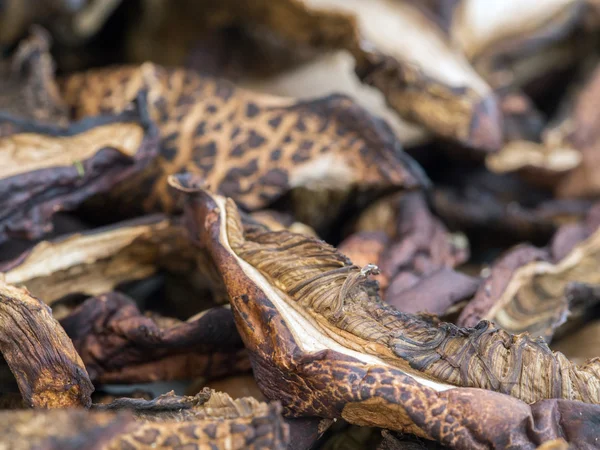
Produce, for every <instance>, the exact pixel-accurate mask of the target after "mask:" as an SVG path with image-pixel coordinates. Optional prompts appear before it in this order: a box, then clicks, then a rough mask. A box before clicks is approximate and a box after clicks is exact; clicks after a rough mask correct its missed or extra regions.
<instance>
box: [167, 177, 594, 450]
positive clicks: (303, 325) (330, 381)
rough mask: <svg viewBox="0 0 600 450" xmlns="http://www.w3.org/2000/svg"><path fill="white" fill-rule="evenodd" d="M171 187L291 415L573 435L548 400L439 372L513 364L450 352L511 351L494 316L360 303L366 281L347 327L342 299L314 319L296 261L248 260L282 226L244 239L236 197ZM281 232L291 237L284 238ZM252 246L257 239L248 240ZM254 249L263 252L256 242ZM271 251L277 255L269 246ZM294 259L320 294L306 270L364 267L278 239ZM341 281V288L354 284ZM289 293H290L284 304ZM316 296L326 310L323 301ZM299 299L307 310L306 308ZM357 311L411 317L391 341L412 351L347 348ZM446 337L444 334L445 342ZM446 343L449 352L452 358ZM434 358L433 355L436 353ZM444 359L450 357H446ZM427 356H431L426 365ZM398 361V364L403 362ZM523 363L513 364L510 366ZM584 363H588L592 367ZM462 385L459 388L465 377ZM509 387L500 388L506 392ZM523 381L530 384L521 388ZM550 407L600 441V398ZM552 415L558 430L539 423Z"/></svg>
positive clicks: (576, 435) (488, 434) (465, 443)
mask: <svg viewBox="0 0 600 450" xmlns="http://www.w3.org/2000/svg"><path fill="white" fill-rule="evenodd" d="M172 183H173V184H174V185H175V186H178V187H179V188H180V189H181V190H183V191H185V192H187V193H188V194H187V196H188V207H187V215H188V223H189V227H190V230H191V232H192V234H193V236H195V237H196V238H197V239H200V240H201V241H202V242H203V244H204V245H207V246H208V248H209V251H210V253H211V255H212V257H213V258H214V260H215V263H216V265H217V267H218V268H219V270H220V272H221V275H222V276H223V279H224V281H225V284H226V286H227V290H228V292H229V296H230V299H231V304H232V309H233V311H234V315H235V320H236V324H237V326H238V330H239V331H240V334H241V335H242V338H243V340H244V343H245V345H246V347H247V348H248V350H249V352H250V354H251V360H252V365H253V369H254V373H255V377H256V379H257V380H258V383H259V386H260V388H261V390H262V391H263V392H264V393H265V395H266V396H267V397H268V398H273V399H278V400H280V401H281V402H282V404H283V406H284V411H285V412H286V413H287V414H290V415H294V416H302V415H317V416H320V417H328V418H334V417H343V418H344V419H346V420H348V421H350V422H352V423H355V424H358V425H370V426H379V427H384V428H389V429H395V430H401V431H404V432H410V433H415V434H417V435H419V436H422V437H428V438H431V439H436V440H438V441H440V442H442V443H444V444H447V445H452V446H454V447H456V448H465V449H466V448H489V447H491V446H497V447H502V446H505V445H507V443H508V442H511V443H512V444H516V445H520V446H521V448H535V446H536V445H537V444H538V443H540V442H544V441H545V440H548V439H553V438H556V437H560V436H563V435H564V434H561V433H564V430H565V427H567V428H568V427H571V426H572V424H571V423H568V422H567V420H565V419H564V418H561V417H560V416H555V415H554V416H549V417H548V416H546V415H545V414H543V415H540V414H539V412H538V411H539V408H541V406H540V407H538V406H537V405H534V406H532V407H531V406H528V405H527V404H526V403H525V402H522V401H519V400H518V399H516V398H513V397H510V396H507V395H503V394H499V393H494V392H489V391H485V390H480V389H469V388H458V389H457V388H455V387H454V386H452V385H450V384H446V383H444V382H439V381H436V380H435V377H436V376H437V377H440V378H439V379H441V380H443V381H447V379H448V378H450V376H451V374H452V373H453V372H454V370H456V373H458V374H462V375H463V376H465V377H466V378H467V379H469V377H471V378H470V379H471V380H474V379H478V380H479V381H483V380H484V379H486V377H481V378H478V377H477V376H475V377H473V375H474V374H475V373H476V372H477V369H476V368H475V367H469V364H470V363H471V364H472V363H476V362H477V361H480V362H482V361H484V360H487V361H488V363H489V364H488V363H486V368H487V369H491V370H499V371H500V373H502V372H504V370H506V369H504V368H498V366H497V362H496V361H497V360H494V359H489V360H488V359H487V358H486V357H485V356H484V355H483V354H482V353H481V350H477V354H478V355H479V356H475V354H473V353H472V354H471V357H469V356H468V354H465V353H464V351H463V355H464V356H465V357H466V360H465V362H464V365H463V366H462V369H460V368H458V367H457V369H454V370H453V366H454V365H456V363H457V362H458V361H457V360H455V359H454V358H453V357H452V356H453V354H455V355H459V354H461V349H468V348H473V347H472V345H473V344H477V345H479V348H480V349H484V348H486V345H487V346H488V347H489V346H490V345H489V344H490V343H491V344H492V345H491V347H492V348H493V351H498V350H499V349H498V346H496V345H495V344H494V343H497V342H500V345H499V346H500V347H503V348H505V350H506V347H504V345H507V346H508V348H511V342H510V341H511V340H512V337H511V336H509V335H507V334H502V332H497V331H495V330H494V331H492V330H491V328H490V325H489V324H487V323H482V325H481V326H480V327H478V328H476V329H470V330H469V329H463V330H461V329H458V328H456V327H452V326H449V325H446V324H443V325H438V324H434V323H429V324H428V323H427V322H426V321H425V320H423V319H420V318H418V317H416V316H408V315H405V316H403V315H401V314H399V313H394V312H393V311H392V310H390V309H388V308H385V307H382V305H380V304H377V303H376V302H371V303H370V305H371V309H370V310H369V309H368V303H361V301H359V300H357V298H358V297H360V296H361V295H364V294H365V293H366V292H367V291H365V290H364V287H365V283H364V282H361V283H359V284H358V287H359V288H357V289H355V290H350V294H349V296H348V297H347V298H345V299H344V305H343V306H344V308H346V309H345V310H344V311H345V313H342V314H339V315H338V316H337V317H338V319H337V320H338V322H337V323H338V324H340V323H341V324H342V326H339V328H337V326H338V325H336V327H335V328H334V327H332V326H329V325H330V324H331V323H332V322H333V320H332V319H333V317H334V316H336V313H339V311H336V309H335V308H331V306H332V305H333V303H329V304H327V302H324V304H322V305H321V308H320V309H319V312H318V314H314V315H313V313H312V312H311V311H314V309H312V307H311V305H310V304H309V302H310V300H302V301H296V300H293V299H292V297H291V295H290V294H289V289H290V284H289V283H291V282H292V281H293V279H294V273H293V271H290V270H289V266H286V264H285V263H283V267H282V268H281V272H280V274H279V275H278V276H273V275H272V274H273V272H271V271H270V270H269V268H268V267H265V266H263V267H262V268H261V269H258V268H255V267H253V266H252V265H251V264H249V263H248V262H247V260H246V259H250V258H251V255H252V252H253V251H254V252H255V253H258V252H260V251H261V250H264V248H261V247H262V246H261V245H258V244H257V243H256V240H262V242H263V245H264V246H265V247H267V248H268V244H266V243H265V242H266V241H269V240H271V241H273V242H274V241H275V239H274V237H275V236H274V234H276V233H269V232H263V233H262V235H261V233H260V231H257V234H255V235H252V233H249V234H246V236H244V234H243V233H241V232H240V229H239V221H238V220H239V219H238V218H236V214H237V213H236V209H235V206H234V204H233V203H232V202H231V201H229V202H228V201H226V200H225V199H223V198H221V197H217V196H211V195H210V194H208V193H206V192H205V191H201V190H200V191H199V190H198V189H197V188H196V187H195V186H197V184H195V182H194V181H193V180H190V179H189V178H186V177H179V178H178V179H175V178H174V179H172ZM236 228H237V229H236ZM278 237H279V238H281V237H282V235H281V234H280V235H279V236H278ZM294 239H295V240H294ZM245 244H248V245H249V247H246V248H243V246H244V245H245ZM302 245H310V246H312V247H311V252H310V253H309V254H312V258H314V259H313V260H312V261H313V263H312V264H307V262H308V261H306V260H304V261H303V260H302V258H303V257H302V256H301V255H302V254H303V253H297V252H298V247H299V246H302ZM253 246H254V248H255V250H253V249H252V248H250V247H253ZM232 247H236V248H237V249H238V251H239V252H242V251H244V252H246V253H245V256H244V258H241V257H240V256H239V254H236V252H234V251H233V250H232ZM240 248H241V250H240ZM292 249H295V250H292ZM266 252H267V254H268V253H269V252H268V250H266ZM292 255H295V260H296V262H298V260H300V261H302V263H301V264H296V267H299V268H304V269H305V271H303V270H300V272H296V273H295V275H296V278H295V280H296V282H297V283H304V284H305V286H304V287H306V286H309V291H311V292H309V295H308V296H310V294H311V293H312V294H314V292H315V291H314V290H312V289H310V288H311V286H310V284H311V281H315V280H317V279H318V277H313V279H312V280H311V278H310V277H308V276H306V275H307V273H306V270H307V271H311V270H313V271H315V270H316V271H318V270H319V269H323V270H332V266H334V265H337V267H338V268H340V269H344V268H345V269H344V270H346V271H347V272H349V273H350V274H352V272H353V270H354V269H349V268H348V266H347V265H345V264H344V261H345V258H344V257H343V256H342V255H339V254H337V253H336V252H335V250H333V249H332V248H331V247H329V246H327V245H326V244H324V243H321V242H319V241H317V240H314V239H312V240H311V239H310V238H307V237H306V236H298V235H296V236H290V239H289V240H288V242H287V243H286V244H285V245H284V246H281V247H280V251H279V261H280V263H282V262H283V261H285V260H286V259H287V257H288V256H289V258H290V259H292ZM264 256H265V255H264V254H263V255H262V257H261V258H260V260H261V261H264ZM265 265H266V266H268V265H269V262H268V261H267V262H265ZM278 267H281V266H278ZM274 270H276V269H274ZM334 270H335V269H334ZM269 273H271V275H269ZM313 274H314V272H313ZM321 276H322V275H321ZM282 277H288V278H287V282H284V281H283V279H284V278H282ZM331 277H333V278H331ZM331 277H330V281H332V282H333V285H332V286H333V288H332V286H329V288H328V289H325V290H324V291H323V290H322V293H323V292H324V293H325V294H327V293H328V291H337V292H338V293H339V290H338V288H336V287H335V286H338V284H336V281H335V279H336V276H335V274H332V275H331ZM338 282H339V283H340V284H343V283H344V280H343V279H341V280H339V281H338ZM366 284H369V283H366ZM312 287H314V286H312ZM355 287H356V286H355ZM286 291H287V292H286ZM284 298H285V299H286V300H283V299H284ZM314 300H315V301H318V298H317V297H315V298H314ZM348 300H349V301H348ZM346 301H348V303H347V304H345V302H346ZM313 304H314V305H315V306H316V307H317V308H319V305H318V304H315V303H313ZM298 306H300V307H299V308H296V307H298ZM353 308H355V309H354V310H353V311H352V313H357V314H360V313H361V309H363V308H364V309H365V310H366V311H369V312H371V313H373V314H374V316H372V318H371V319H372V322H371V323H374V324H376V325H377V324H379V325H380V326H381V325H384V324H386V323H387V324H389V323H391V322H394V321H397V320H404V323H400V324H399V326H397V327H396V328H395V329H396V330H397V332H396V334H395V335H392V334H391V332H390V331H388V338H389V337H393V339H391V340H392V341H396V342H401V341H402V335H404V336H405V337H406V338H407V339H406V341H405V344H408V342H412V343H413V344H414V345H412V352H411V351H408V348H406V347H404V348H402V346H400V348H399V349H396V350H397V351H399V352H400V353H402V356H401V357H399V358H398V357H397V356H396V357H394V356H393V351H392V350H391V349H390V348H388V350H386V349H385V345H382V344H381V343H379V342H377V336H373V338H372V337H371V336H369V337H367V336H365V335H363V336H362V338H363V341H362V342H363V346H362V347H358V346H356V348H354V349H352V348H349V347H350V346H351V345H352V341H353V340H355V341H354V342H356V338H357V337H358V336H359V335H360V334H361V329H362V330H363V331H364V330H365V327H364V323H361V321H362V320H364V318H360V319H358V320H356V321H355V322H354V324H352V323H350V322H346V323H345V324H343V321H348V320H350V321H351V320H352V319H351V317H353V316H354V314H352V313H349V312H348V310H349V309H353ZM327 311H329V312H327ZM307 313H308V314H307ZM311 315H312V320H311ZM354 317H355V316H354ZM340 321H341V322H340ZM328 322H329V325H328V324H327V323H328ZM396 323H397V324H398V322H396ZM299 330H303V331H299ZM398 331H401V332H400V333H398ZM490 332H491V333H494V334H496V335H500V336H503V335H504V336H506V337H507V339H508V340H500V341H499V340H498V339H496V337H495V336H493V335H492V338H491V339H490V338H489V336H490ZM375 334H376V332H375ZM423 335H429V337H430V338H429V339H427V338H424V340H425V341H426V342H427V343H428V344H427V345H425V347H424V348H422V349H419V344H420V343H419V342H418V340H414V338H417V339H418V338H419V336H420V337H421V338H423ZM486 335H487V336H486ZM436 336H437V337H436ZM441 336H444V337H442V338H441V339H440V337H441ZM383 337H384V336H381V338H383ZM365 338H367V339H365ZM338 339H339V341H338ZM411 339H412V340H411ZM488 339H489V340H488ZM341 342H343V344H341ZM443 342H445V343H443ZM460 342H465V345H464V347H461V346H460V345H458V346H456V345H457V343H460ZM523 343H525V345H524V344H523ZM438 344H439V346H438ZM513 345H514V346H515V347H514V349H515V350H517V349H519V348H520V347H519V346H521V348H527V349H528V350H529V349H533V351H534V353H535V354H536V357H542V358H543V357H544V356H545V355H546V353H545V351H544V346H543V344H542V343H538V342H531V341H530V340H528V338H527V337H517V341H516V343H514V344H513ZM523 345H524V347H523ZM444 348H445V349H446V351H448V352H449V353H447V354H445V355H444V353H443V350H442V349H444ZM454 352H456V353H454ZM369 353H371V354H369ZM386 353H387V355H386ZM411 353H412V354H411ZM547 353H548V357H549V358H558V362H559V363H561V364H564V358H562V359H560V355H559V356H553V355H552V354H551V353H550V352H549V351H548V352H547ZM517 354H518V351H517ZM374 355H377V356H374ZM388 355H389V357H388ZM426 355H430V357H429V358H427V356H426ZM442 355H443V356H444V359H442V358H440V357H441V356H442ZM419 357H421V358H422V359H421V360H420V361H419ZM520 357H522V354H520ZM394 358H396V361H397V362H398V363H397V364H395V363H394ZM482 358H483V359H482ZM517 360H519V358H517ZM402 361H404V365H403V364H402ZM434 361H435V362H434ZM442 361H445V362H442ZM552 361H554V360H553V359H552ZM415 363H416V364H415ZM436 363H440V364H443V365H444V369H443V370H439V371H432V370H423V372H424V373H422V372H419V371H418V370H415V369H414V366H419V365H420V368H421V369H425V368H426V367H428V366H429V365H433V366H434V365H435V364H436ZM411 366H413V367H411ZM459 367H460V366H459ZM513 368H514V366H513V367H511V368H510V369H513ZM540 370H541V371H542V372H543V373H548V372H549V371H550V369H549V368H548V367H546V368H545V369H540ZM574 370H579V371H585V370H587V368H583V369H574ZM509 371H510V370H509ZM538 373H540V372H536V376H535V379H536V383H539V379H538V378H539V377H538ZM449 375H450V376H449ZM480 375H481V373H480ZM444 379H446V380H444ZM487 380H488V381H489V380H490V378H487ZM457 381H458V382H459V384H460V380H459V379H457ZM502 386H504V388H503V387H502ZM507 386H508V385H501V386H498V385H496V386H495V387H496V388H499V389H506V387H507ZM524 386H525V385H524V384H523V383H521V387H524ZM590 386H592V385H590ZM580 387H581V386H580ZM586 389H587V388H586ZM515 392H516V391H515ZM529 393H530V390H528V389H523V391H522V392H521V394H522V396H523V397H525V396H526V395H529ZM552 393H554V394H560V392H552ZM537 394H540V392H539V391H538V392H537ZM543 408H544V409H545V410H549V408H557V409H555V410H554V411H557V410H560V409H561V408H571V409H575V410H580V412H581V416H580V418H579V419H578V420H580V421H583V424H582V425H581V426H579V428H577V429H576V430H575V431H574V432H573V433H572V434H571V437H570V438H571V441H572V442H578V443H590V442H592V437H591V434H592V433H593V432H592V431H591V430H592V428H593V426H594V425H593V423H594V419H592V417H597V415H598V411H599V409H598V408H599V407H598V406H596V405H589V404H588V405H586V404H583V403H578V402H573V401H563V400H549V401H547V404H546V405H544V406H543ZM557 417H558V418H557ZM544 421H546V422H545V424H546V425H548V426H545V427H544V426H539V425H540V424H541V423H542V422H544ZM483 424H485V426H484V425H483ZM575 426H576V427H577V425H575Z"/></svg>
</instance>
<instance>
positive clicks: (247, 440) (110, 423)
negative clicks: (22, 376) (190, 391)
mask: <svg viewBox="0 0 600 450" xmlns="http://www.w3.org/2000/svg"><path fill="white" fill-rule="evenodd" d="M96 409H100V411H83V410H77V409H69V410H62V411H19V412H14V411H11V412H9V413H6V412H3V413H0V417H1V418H2V419H3V420H2V423H1V425H0V430H2V435H0V448H11V449H12V448H14V449H17V450H29V449H31V450H33V449H34V448H36V449H37V448H51V449H59V448H65V445H67V446H68V444H71V445H74V447H73V448H75V446H76V447H77V448H81V447H84V448H94V449H95V448H97V449H100V448H102V449H106V450H132V449H136V450H142V449H144V450H146V449H147V450H149V449H153V448H186V449H187V448H189V449H204V448H228V449H231V450H238V449H239V450H242V449H251V450H257V449H266V448H269V449H275V450H282V449H285V448H286V444H287V443H288V440H289V435H288V428H287V425H286V424H285V423H284V420H283V418H282V417H281V406H280V405H278V404H277V403H270V404H267V403H261V402H258V401H256V400H255V399H253V398H242V399H238V400H232V399H231V397H229V396H227V395H226V394H222V393H220V392H214V391H212V392H211V391H210V390H207V391H203V392H200V393H199V394H198V395H196V396H194V397H179V396H175V395H173V393H169V394H165V395H162V396H160V397H158V398H156V399H154V400H139V399H119V400H116V401H115V402H113V403H112V404H109V405H97V406H96ZM60 443H62V444H63V445H62V446H60V445H59V444H60ZM12 445H14V446H12ZM4 446H8V447H4ZM68 448H70V447H68Z"/></svg>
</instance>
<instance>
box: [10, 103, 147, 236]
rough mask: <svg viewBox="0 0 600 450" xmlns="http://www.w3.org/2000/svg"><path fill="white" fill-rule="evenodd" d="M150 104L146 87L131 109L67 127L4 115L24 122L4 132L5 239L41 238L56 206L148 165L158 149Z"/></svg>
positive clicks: (67, 206)
mask: <svg viewBox="0 0 600 450" xmlns="http://www.w3.org/2000/svg"><path fill="white" fill-rule="evenodd" d="M130 106H131V105H130ZM145 108H146V106H145V96H144V95H143V93H140V95H139V96H138V98H137V100H136V101H135V103H134V107H133V110H131V111H127V112H124V113H123V114H121V115H118V116H106V117H98V118H96V119H93V120H87V121H83V122H81V123H74V124H72V125H71V126H69V128H67V129H61V128H55V127H47V126H43V125H39V124H36V123H23V122H22V121H20V120H18V119H12V118H2V119H0V127H2V126H3V125H8V126H12V125H16V126H17V127H19V132H17V133H14V134H10V135H8V136H4V137H0V194H1V198H2V201H1V203H0V206H1V208H2V211H3V213H2V214H1V215H0V242H4V241H6V240H7V239H9V238H27V239H34V238H39V237H41V236H42V235H43V234H44V233H46V232H48V231H50V230H51V228H52V223H51V221H50V219H51V217H52V216H53V215H54V214H55V213H56V212H58V211H68V210H72V209H75V208H76V207H78V206H79V205H81V204H82V203H83V202H84V201H85V200H86V199H88V198H90V197H91V196H93V195H94V194H98V193H102V192H106V191H108V190H110V189H111V187H112V186H113V185H114V184H117V183H119V182H120V181H122V180H125V179H127V178H129V177H131V176H133V175H134V174H136V173H138V172H140V171H142V169H143V168H144V167H145V166H146V165H147V164H148V162H149V161H150V160H152V159H154V158H155V156H156V154H157V152H158V140H157V137H158V136H157V134H156V128H155V127H154V125H153V124H152V123H151V122H150V121H149V119H148V118H147V116H146V112H145Z"/></svg>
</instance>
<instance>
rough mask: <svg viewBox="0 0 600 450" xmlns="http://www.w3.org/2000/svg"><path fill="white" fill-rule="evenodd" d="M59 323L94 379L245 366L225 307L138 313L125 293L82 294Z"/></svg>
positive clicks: (215, 372) (162, 376) (174, 376)
mask: <svg viewBox="0 0 600 450" xmlns="http://www.w3.org/2000/svg"><path fill="white" fill-rule="evenodd" d="M60 324H61V325H62V326H63V328H64V329H65V331H66V333H67V334H68V335H69V337H70V338H71V340H72V341H73V345H74V346H75V349H76V350H77V352H78V353H79V355H81V358H82V360H83V362H84V363H85V365H86V369H87V371H88V373H89V374H90V377H91V379H92V380H93V381H95V382H99V383H145V382H152V381H168V380H180V379H190V378H194V377H199V376H202V377H206V378H213V377H220V376H224V375H229V374H235V373H237V372H244V371H248V370H249V369H250V365H249V362H248V357H247V355H246V352H245V351H244V348H243V345H242V341H241V339H240V337H239V334H238V333H237V330H236V329H235V324H234V322H233V317H232V314H231V311H230V310H229V309H228V308H225V307H216V308H212V309H209V310H206V311H203V312H202V313H199V314H197V315H196V316H193V317H190V318H189V319H188V320H186V321H181V320H177V319H174V318H170V317H163V316H160V315H157V314H148V313H146V314H142V313H141V312H140V311H139V309H138V308H137V306H136V304H135V302H134V301H133V300H131V299H130V298H128V297H126V296H124V295H123V294H119V293H107V294H104V295H101V296H99V297H93V298H90V299H88V300H86V301H85V302H84V303H82V304H81V305H80V306H78V307H77V308H75V309H74V310H73V311H72V312H71V313H70V314H69V315H68V316H66V317H64V318H63V319H61V320H60Z"/></svg>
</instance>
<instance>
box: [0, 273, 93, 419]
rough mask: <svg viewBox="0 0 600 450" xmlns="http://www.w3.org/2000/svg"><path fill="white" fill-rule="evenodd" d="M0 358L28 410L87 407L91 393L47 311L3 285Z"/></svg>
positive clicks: (76, 357) (72, 352) (63, 335)
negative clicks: (0, 354)
mask: <svg viewBox="0 0 600 450" xmlns="http://www.w3.org/2000/svg"><path fill="white" fill-rule="evenodd" d="M0 352H1V353H2V356H3V357H4V360H5V361H6V363H7V364H8V367H10V370H11V371H12V373H13V374H14V376H15V378H16V380H17V384H18V386H19V390H20V391H21V395H22V396H23V400H24V402H25V403H26V404H27V405H28V406H32V407H37V408H65V407H71V406H85V407H87V406H89V405H90V404H91V393H92V391H93V390H94V387H93V386H92V383H91V382H90V379H89V377H88V374H87V372H86V370H85V367H84V365H83V362H82V361H81V358H80V357H79V355H78V354H77V352H76V351H75V349H74V348H73V344H72V343H71V340H70V339H69V337H68V336H67V335H66V333H65V332H64V330H63V329H62V328H61V326H60V325H59V324H58V322H57V321H56V320H55V319H54V318H53V317H52V313H51V311H50V308H49V307H48V306H46V305H45V304H44V303H43V302H42V301H40V300H38V299H37V298H35V297H32V296H30V295H29V293H28V292H27V291H26V290H24V289H19V288H16V287H14V286H10V285H8V284H5V283H4V282H0Z"/></svg>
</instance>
